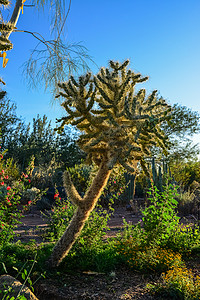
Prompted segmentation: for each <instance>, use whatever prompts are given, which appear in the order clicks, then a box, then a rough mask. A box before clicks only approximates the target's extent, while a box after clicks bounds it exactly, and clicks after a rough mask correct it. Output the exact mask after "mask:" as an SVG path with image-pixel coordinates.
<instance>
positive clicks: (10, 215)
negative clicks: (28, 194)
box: [0, 153, 31, 244]
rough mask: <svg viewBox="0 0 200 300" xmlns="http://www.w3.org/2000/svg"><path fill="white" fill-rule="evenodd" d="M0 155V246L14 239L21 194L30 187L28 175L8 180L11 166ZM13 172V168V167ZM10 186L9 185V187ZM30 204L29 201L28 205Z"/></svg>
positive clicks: (19, 214) (19, 215) (19, 213)
mask: <svg viewBox="0 0 200 300" xmlns="http://www.w3.org/2000/svg"><path fill="white" fill-rule="evenodd" d="M3 155H4V153H2V154H0V179H1V180H0V183H1V184H0V244H4V243H5V242H7V241H9V240H11V239H12V238H13V237H14V228H15V227H16V225H17V224H19V223H20V221H19V220H20V218H21V217H22V214H21V212H20V209H19V205H20V204H21V202H20V200H21V195H22V192H23V191H24V190H25V189H26V188H27V187H29V186H30V182H29V181H30V179H29V175H28V174H27V175H25V174H22V175H21V177H20V178H19V179H18V180H15V181H13V180H12V179H13V178H11V179H10V178H9V175H8V174H9V171H10V167H11V165H10V164H9V168H7V167H8V164H7V162H6V161H4V156H3ZM14 170H15V167H14ZM9 184H10V185H9ZM30 204H31V201H29V203H28V205H30Z"/></svg>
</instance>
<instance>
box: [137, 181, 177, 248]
mask: <svg viewBox="0 0 200 300" xmlns="http://www.w3.org/2000/svg"><path fill="white" fill-rule="evenodd" d="M148 194H149V198H148V201H149V202H150V205H149V206H148V207H146V208H145V209H144V210H143V211H142V215H143V217H142V221H143V229H144V235H146V241H147V243H156V244H158V245H162V243H163V241H165V240H166V239H168V238H169V236H170V235H171V233H173V232H174V230H176V228H177V227H178V225H179V217H178V216H177V213H176V208H177V204H178V202H177V201H176V200H175V196H176V195H177V187H175V186H173V185H172V184H169V185H166V186H165V187H164V190H163V192H159V191H158V189H157V188H156V187H154V188H151V189H150V191H149V192H148Z"/></svg>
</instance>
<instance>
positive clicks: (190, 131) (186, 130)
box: [162, 104, 200, 164]
mask: <svg viewBox="0 0 200 300" xmlns="http://www.w3.org/2000/svg"><path fill="white" fill-rule="evenodd" d="M162 128H163V130H164V131H165V133H166V135H167V136H168V138H169V141H170V149H169V154H168V157H167V160H168V162H170V163H173V164H174V163H179V162H181V161H184V160H186V161H187V160H192V159H195V158H196V157H197V155H198V154H199V151H200V150H199V147H198V145H193V144H192V141H191V137H192V136H193V135H194V134H197V133H199V132H200V115H199V113H198V112H196V111H192V110H191V109H190V108H188V107H186V106H181V105H179V104H174V105H173V106H172V114H171V120H170V122H168V123H166V122H164V123H163V125H162Z"/></svg>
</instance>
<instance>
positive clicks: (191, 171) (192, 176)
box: [172, 161, 200, 190]
mask: <svg viewBox="0 0 200 300" xmlns="http://www.w3.org/2000/svg"><path fill="white" fill-rule="evenodd" d="M172 174H173V176H174V178H175V180H176V181H177V182H178V184H179V185H181V186H184V189H185V190H187V189H188V188H190V187H191V185H192V183H193V182H194V181H196V182H199V183H200V162H199V161H196V162H192V161H190V162H187V163H179V164H176V165H174V166H173V167H172Z"/></svg>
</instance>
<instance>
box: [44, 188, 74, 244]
mask: <svg viewBox="0 0 200 300" xmlns="http://www.w3.org/2000/svg"><path fill="white" fill-rule="evenodd" d="M54 199H55V204H54V207H53V208H52V209H51V212H50V214H49V213H48V214H47V213H46V212H43V213H42V214H43V215H44V216H45V217H46V218H47V223H48V228H47V230H46V233H45V236H46V237H47V238H48V239H49V240H51V241H54V240H57V239H59V238H60V237H61V236H62V234H63V232H64V231H65V229H66V227H67V225H68V224H69V222H70V220H71V218H72V216H73V213H74V206H73V205H72V204H71V203H70V202H69V201H68V200H63V199H61V198H60V197H59V193H58V192H56V193H55V195H54Z"/></svg>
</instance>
